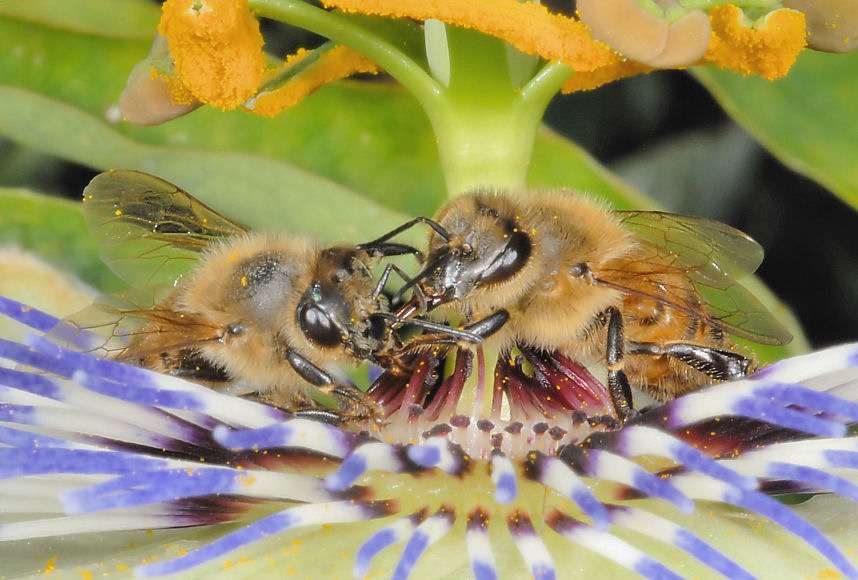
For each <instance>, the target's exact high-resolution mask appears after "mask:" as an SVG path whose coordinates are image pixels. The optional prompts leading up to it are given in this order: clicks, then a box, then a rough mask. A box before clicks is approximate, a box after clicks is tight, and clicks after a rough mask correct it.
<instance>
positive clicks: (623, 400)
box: [605, 308, 632, 421]
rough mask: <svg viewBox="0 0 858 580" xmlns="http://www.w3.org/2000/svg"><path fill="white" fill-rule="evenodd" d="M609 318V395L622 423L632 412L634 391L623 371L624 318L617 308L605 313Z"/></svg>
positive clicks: (606, 357)
mask: <svg viewBox="0 0 858 580" xmlns="http://www.w3.org/2000/svg"><path fill="white" fill-rule="evenodd" d="M605 315H606V316H607V318H608V344H607V348H606V349H605V366H606V367H607V368H608V394H609V395H610V396H611V403H612V404H613V406H614V411H615V412H616V414H617V418H618V419H620V421H624V420H625V419H626V417H627V416H628V414H629V413H630V412H631V410H632V389H631V386H630V385H629V379H628V377H626V373H625V371H623V355H624V354H625V349H624V348H623V316H622V314H620V311H619V310H617V309H616V308H608V309H607V310H606V311H605Z"/></svg>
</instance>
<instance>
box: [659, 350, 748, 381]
mask: <svg viewBox="0 0 858 580" xmlns="http://www.w3.org/2000/svg"><path fill="white" fill-rule="evenodd" d="M662 351H663V352H664V354H668V355H670V356H672V357H675V358H677V359H679V360H681V361H682V362H684V363H685V364H687V365H688V366H690V367H692V368H694V369H696V370H698V371H700V372H702V373H704V374H705V375H706V376H708V377H710V378H712V379H714V380H716V381H729V380H731V379H740V378H742V377H744V376H746V375H748V373H750V372H751V371H752V370H753V366H754V361H753V359H750V358H748V357H746V356H743V355H741V354H739V353H736V352H732V351H729V350H722V349H720V348H711V347H707V346H700V345H696V344H683V343H677V344H668V345H667V346H665V347H664V348H663V349H662Z"/></svg>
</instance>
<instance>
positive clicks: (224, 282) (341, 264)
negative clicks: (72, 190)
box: [84, 171, 479, 421]
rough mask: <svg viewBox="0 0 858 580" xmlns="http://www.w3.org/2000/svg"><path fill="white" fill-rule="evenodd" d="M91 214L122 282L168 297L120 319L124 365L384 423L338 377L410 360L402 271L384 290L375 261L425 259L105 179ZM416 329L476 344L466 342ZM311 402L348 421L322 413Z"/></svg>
mask: <svg viewBox="0 0 858 580" xmlns="http://www.w3.org/2000/svg"><path fill="white" fill-rule="evenodd" d="M84 201H85V204H84V215H85V217H86V219H87V222H88V225H89V226H90V229H91V230H92V231H93V232H94V233H95V234H96V236H98V237H99V243H100V244H101V247H102V250H103V252H102V254H103V256H104V257H105V259H106V261H107V262H108V264H109V265H110V266H111V267H112V268H113V269H114V271H116V272H117V273H118V274H120V276H122V277H123V278H125V279H126V281H128V282H130V283H131V284H132V285H134V286H137V287H147V288H155V289H157V288H158V286H159V283H160V287H161V288H162V289H164V291H162V292H161V296H155V297H153V298H151V299H150V301H149V303H147V304H142V305H139V304H138V305H134V306H129V305H128V304H127V303H126V304H124V305H120V306H118V307H115V308H112V309H110V310H111V311H112V313H113V314H118V315H120V316H121V318H122V320H117V321H116V322H115V324H116V325H123V326H125V327H127V326H128V324H129V323H130V322H131V321H133V320H134V319H136V320H137V325H136V329H133V330H132V331H130V333H129V332H128V330H127V328H126V329H125V332H126V335H125V338H126V341H125V344H124V345H122V347H121V350H119V351H118V352H116V353H113V356H114V358H117V359H119V360H123V361H127V362H130V363H133V364H139V365H141V366H143V367H146V368H150V369H153V370H157V371H159V372H162V373H167V374H171V375H174V376H181V377H185V378H190V379H191V380H194V381H196V382H200V383H203V384H206V385H208V386H210V387H212V388H215V389H217V390H220V391H224V392H227V393H231V394H235V395H251V396H253V397H255V398H258V399H261V400H263V401H265V402H268V403H271V404H275V405H277V406H280V407H283V408H285V409H287V410H290V411H296V412H299V413H302V414H305V415H309V416H315V417H318V418H321V419H323V420H328V421H340V420H346V419H368V418H377V416H378V409H377V408H376V406H375V404H374V403H373V402H372V401H371V400H370V399H369V398H368V397H367V396H366V395H365V394H364V393H362V392H361V391H360V390H358V389H356V388H355V387H352V386H350V385H347V384H345V381H342V380H339V379H338V376H337V375H335V374H334V372H335V371H333V370H332V367H333V365H336V364H339V363H354V362H358V361H361V360H373V359H375V358H376V357H379V356H383V355H385V354H387V353H390V352H391V351H393V350H395V349H396V348H398V347H399V346H400V345H399V343H398V340H397V338H396V336H395V335H394V334H393V333H392V332H391V329H390V325H389V321H390V319H391V318H392V315H390V314H389V309H388V306H387V301H386V299H385V298H384V296H383V295H381V288H382V287H383V285H384V280H386V278H387V275H388V274H389V272H390V271H391V270H390V268H388V269H387V270H386V271H385V275H384V277H383V278H384V279H383V280H382V281H380V282H379V281H377V280H376V279H375V278H374V276H373V273H372V271H371V269H370V259H371V257H373V256H390V255H397V254H406V253H419V252H417V251H416V250H414V249H413V248H411V247H410V246H405V245H402V244H395V243H377V244H372V245H366V246H363V247H356V246H335V247H329V248H321V247H319V246H318V245H317V244H315V243H314V242H312V241H310V240H308V239H303V238H297V237H290V236H284V235H265V234H254V233H250V232H248V231H247V230H246V229H245V228H244V227H242V226H240V225H238V224H236V223H234V222H232V221H230V220H228V219H227V218H224V217H223V216H220V215H219V214H217V213H216V212H214V211H213V210H211V209H210V208H208V207H207V206H205V205H204V204H202V203H201V202H200V201H198V200H196V199H195V198H193V197H191V196H190V195H189V194H187V193H186V192H184V191H182V190H181V189H179V188H178V187H176V186H174V185H172V184H170V183H167V182H166V181H163V180H161V179H159V178H157V177H154V176H151V175H147V174H145V173H140V172H136V171H111V172H106V173H103V174H101V175H99V176H97V177H96V178H94V179H93V181H92V182H91V183H90V185H89V186H88V187H87V188H86V190H85V191H84ZM132 257H133V259H131V258H132ZM155 294H158V293H157V290H156V292H155ZM104 309H105V307H104V305H102V310H104ZM416 324H417V325H419V326H423V327H424V328H429V329H430V330H432V331H433V332H436V333H439V334H442V335H453V336H456V337H458V338H460V339H465V340H474V341H479V337H476V336H475V335H473V334H472V333H469V332H467V331H459V330H456V329H450V328H447V327H442V326H440V325H434V324H432V323H430V322H421V321H417V322H416ZM314 388H316V389H318V390H320V391H322V392H325V393H327V394H329V395H330V396H331V397H333V399H334V400H335V401H336V403H337V404H338V406H339V409H330V408H324V407H321V406H319V405H316V404H315V403H313V399H312V396H311V393H312V390H313V389H314Z"/></svg>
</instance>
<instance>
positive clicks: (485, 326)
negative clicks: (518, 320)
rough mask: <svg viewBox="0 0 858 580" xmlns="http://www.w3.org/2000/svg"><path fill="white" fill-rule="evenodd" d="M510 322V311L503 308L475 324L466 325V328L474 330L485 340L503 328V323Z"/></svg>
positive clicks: (470, 330)
mask: <svg viewBox="0 0 858 580" xmlns="http://www.w3.org/2000/svg"><path fill="white" fill-rule="evenodd" d="M507 322H509V312H507V311H506V310H504V309H503V308H501V309H500V310H497V311H496V312H493V313H492V314H489V315H488V316H486V317H485V318H483V319H481V320H477V321H476V322H474V323H473V324H469V325H468V326H466V327H465V330H466V331H468V332H472V333H474V334H476V335H477V336H479V337H480V338H482V339H483V340H485V339H486V338H488V337H490V336H491V335H493V334H494V333H496V332H497V331H498V330H500V329H501V328H503V325H504V324H506V323H507Z"/></svg>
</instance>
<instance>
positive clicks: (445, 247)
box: [420, 216, 532, 307]
mask: <svg viewBox="0 0 858 580" xmlns="http://www.w3.org/2000/svg"><path fill="white" fill-rule="evenodd" d="M493 217H494V219H493V220H491V221H489V222H486V220H475V221H474V223H473V224H471V225H470V227H467V228H466V229H464V230H463V231H461V232H460V233H452V234H451V236H450V239H449V240H447V241H445V242H443V243H441V244H432V249H431V250H430V253H429V257H428V260H427V263H428V266H427V267H426V268H425V269H424V271H423V272H422V273H421V274H420V276H422V281H421V283H420V287H421V289H422V290H423V292H424V293H425V294H426V297H427V303H428V304H429V306H430V307H432V306H438V305H440V304H444V303H446V302H450V301H452V300H462V299H466V298H468V296H470V295H471V293H472V292H475V291H478V290H479V289H482V288H486V287H490V286H494V285H498V284H503V283H504V282H507V281H509V280H511V279H512V278H514V277H515V276H516V275H517V274H518V273H519V272H520V271H521V270H522V269H523V268H524V266H525V264H526V263H527V261H528V259H529V258H530V254H531V250H532V242H531V240H530V236H528V235H527V234H526V233H524V232H523V231H521V230H520V229H519V228H518V227H516V224H515V223H514V222H512V221H505V220H500V219H498V218H497V216H493Z"/></svg>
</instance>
